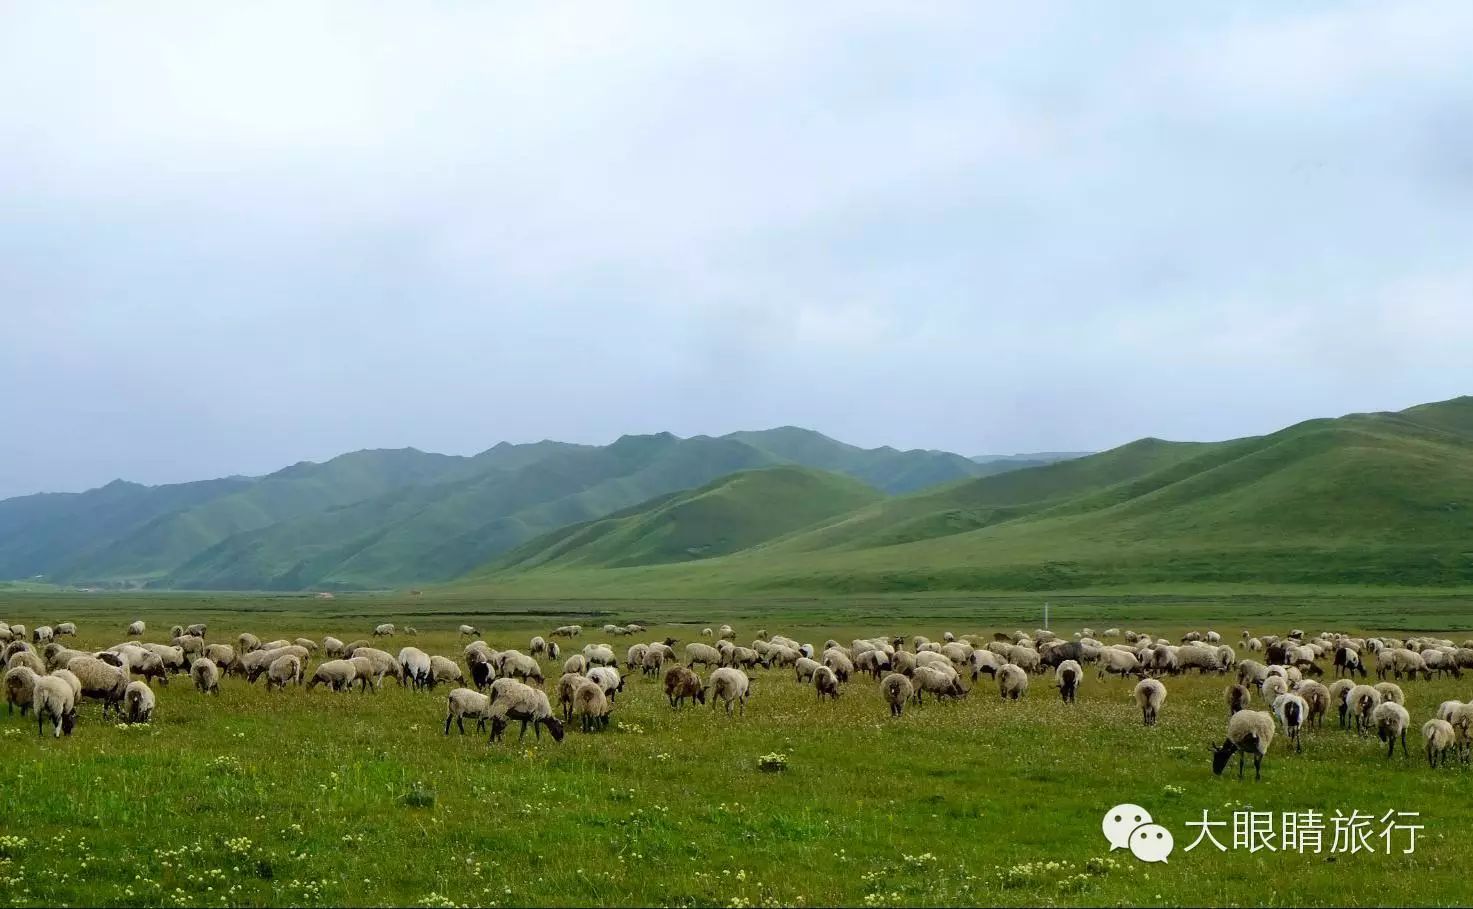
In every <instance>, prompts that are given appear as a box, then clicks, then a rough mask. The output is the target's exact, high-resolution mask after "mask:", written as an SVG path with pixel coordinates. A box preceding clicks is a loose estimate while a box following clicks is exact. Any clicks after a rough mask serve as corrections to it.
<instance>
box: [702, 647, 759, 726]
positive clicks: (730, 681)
mask: <svg viewBox="0 0 1473 909" xmlns="http://www.w3.org/2000/svg"><path fill="white" fill-rule="evenodd" d="M723 627H725V626H723ZM751 685H752V682H751V679H749V678H747V674H746V673H745V672H742V671H741V670H740V669H735V668H733V667H731V666H721V667H718V668H717V669H716V670H715V671H713V672H712V673H711V682H710V686H709V687H710V689H711V706H712V708H715V706H716V699H717V698H720V699H721V700H722V701H723V702H724V703H725V704H726V715H727V716H731V705H732V702H733V701H735V702H736V703H737V707H738V712H739V713H740V714H741V715H742V716H746V714H747V697H748V695H749V693H750V692H751Z"/></svg>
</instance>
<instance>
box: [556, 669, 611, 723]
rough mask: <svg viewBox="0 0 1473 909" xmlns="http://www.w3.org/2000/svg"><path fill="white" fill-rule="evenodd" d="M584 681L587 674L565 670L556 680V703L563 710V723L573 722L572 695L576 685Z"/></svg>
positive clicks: (576, 687) (576, 690) (575, 691)
mask: <svg viewBox="0 0 1473 909" xmlns="http://www.w3.org/2000/svg"><path fill="white" fill-rule="evenodd" d="M586 681H588V677H587V676H583V675H578V674H577V673H574V672H565V673H563V675H562V677H561V678H559V679H558V680H557V705H558V707H559V708H560V709H561V710H562V712H563V722H564V723H571V722H573V695H574V694H576V693H577V692H578V686H579V685H582V684H583V683H584V682H586ZM600 690H602V689H600Z"/></svg>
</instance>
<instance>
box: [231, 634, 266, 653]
mask: <svg viewBox="0 0 1473 909" xmlns="http://www.w3.org/2000/svg"><path fill="white" fill-rule="evenodd" d="M235 646H236V649H237V650H239V651H240V652H241V653H243V654H244V653H254V652H255V651H257V650H260V649H261V639H260V638H258V637H256V636H255V635H253V634H251V633H250V632H249V631H242V632H241V633H240V636H239V637H237V638H236V639H235Z"/></svg>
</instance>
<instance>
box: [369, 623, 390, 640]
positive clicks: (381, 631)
mask: <svg viewBox="0 0 1473 909" xmlns="http://www.w3.org/2000/svg"><path fill="white" fill-rule="evenodd" d="M373 636H374V637H376V638H387V637H393V636H394V623H393V622H385V623H383V624H382V625H377V626H375V627H374V629H373Z"/></svg>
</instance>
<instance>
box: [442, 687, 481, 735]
mask: <svg viewBox="0 0 1473 909" xmlns="http://www.w3.org/2000/svg"><path fill="white" fill-rule="evenodd" d="M490 715H491V699H490V698H489V697H487V696H486V695H484V694H481V693H480V692H479V691H472V690H470V689H469V688H453V689H451V691H450V695H449V696H448V697H447V698H446V699H445V734H446V735H449V734H450V721H451V720H455V724H456V725H457V726H459V727H460V734H461V735H465V718H466V717H473V718H474V719H475V721H476V731H477V732H484V731H485V729H486V720H487V718H489V717H490Z"/></svg>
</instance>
